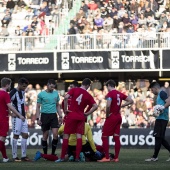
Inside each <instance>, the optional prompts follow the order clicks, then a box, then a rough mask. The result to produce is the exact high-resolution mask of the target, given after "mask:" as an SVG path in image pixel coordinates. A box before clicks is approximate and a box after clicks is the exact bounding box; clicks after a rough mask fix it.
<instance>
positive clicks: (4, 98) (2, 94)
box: [0, 77, 25, 163]
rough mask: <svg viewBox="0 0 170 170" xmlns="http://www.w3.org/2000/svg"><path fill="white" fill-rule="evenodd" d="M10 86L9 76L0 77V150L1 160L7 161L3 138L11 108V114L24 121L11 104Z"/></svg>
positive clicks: (4, 137) (7, 126) (7, 128)
mask: <svg viewBox="0 0 170 170" xmlns="http://www.w3.org/2000/svg"><path fill="white" fill-rule="evenodd" d="M10 88H11V79H9V78H5V77H4V78H2V79H1V90H0V101H1V102H0V108H1V114H0V129H1V130H0V151H1V153H2V157H3V160H2V162H4V163H5V162H9V158H8V157H7V154H6V148H5V139H6V136H7V135H8V130H9V114H11V113H10V111H9V110H11V111H12V112H13V113H12V116H17V117H18V118H19V119H20V120H21V121H25V118H24V117H23V116H22V115H21V114H20V113H19V112H18V111H17V110H16V109H15V108H14V107H13V106H12V105H11V100H10V96H9V94H8V91H9V90H10Z"/></svg>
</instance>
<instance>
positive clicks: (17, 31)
mask: <svg viewBox="0 0 170 170" xmlns="http://www.w3.org/2000/svg"><path fill="white" fill-rule="evenodd" d="M15 35H16V36H21V35H22V30H21V28H20V26H19V25H18V26H17V27H16V29H15Z"/></svg>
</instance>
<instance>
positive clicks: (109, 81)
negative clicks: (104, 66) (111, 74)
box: [106, 79, 116, 87]
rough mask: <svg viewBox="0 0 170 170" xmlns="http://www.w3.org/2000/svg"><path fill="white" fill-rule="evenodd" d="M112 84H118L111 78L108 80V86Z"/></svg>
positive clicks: (113, 85)
mask: <svg viewBox="0 0 170 170" xmlns="http://www.w3.org/2000/svg"><path fill="white" fill-rule="evenodd" d="M108 85H109V86H111V87H115V86H116V83H115V81H114V80H112V79H110V80H108V81H107V82H106V86H108Z"/></svg>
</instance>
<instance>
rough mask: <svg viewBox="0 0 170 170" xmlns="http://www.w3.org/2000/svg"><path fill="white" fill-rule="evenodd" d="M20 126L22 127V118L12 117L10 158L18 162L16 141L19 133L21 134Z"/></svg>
mask: <svg viewBox="0 0 170 170" xmlns="http://www.w3.org/2000/svg"><path fill="white" fill-rule="evenodd" d="M21 128H22V120H21V119H19V118H17V117H14V118H12V132H13V138H12V158H13V160H14V161H15V162H20V161H21V160H20V159H19V158H18V155H17V154H18V153H17V152H18V151H17V150H18V147H17V142H18V139H19V135H20V134H21Z"/></svg>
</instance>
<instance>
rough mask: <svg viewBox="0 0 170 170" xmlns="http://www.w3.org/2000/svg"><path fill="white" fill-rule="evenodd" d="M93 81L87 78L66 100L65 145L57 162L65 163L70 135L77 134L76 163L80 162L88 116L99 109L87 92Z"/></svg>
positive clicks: (71, 90)
mask: <svg viewBox="0 0 170 170" xmlns="http://www.w3.org/2000/svg"><path fill="white" fill-rule="evenodd" d="M90 84H91V80H90V79H89V78H85V79H84V80H83V82H82V85H81V87H78V88H72V89H70V91H69V92H68V93H67V94H66V96H65V98H64V113H65V114H66V115H67V119H66V121H65V126H64V135H63V144H62V151H61V157H60V159H58V160H57V162H63V161H64V157H65V155H66V152H67V149H68V139H69V136H70V134H74V133H75V134H76V138H77V145H76V157H75V161H76V162H79V161H80V160H79V155H80V152H81V150H82V135H83V134H84V126H85V119H86V116H88V115H90V114H91V113H93V112H94V111H95V110H96V109H97V104H96V102H95V101H94V99H93V97H92V96H91V95H90V94H89V93H88V92H87V89H88V88H89V87H90ZM70 96H71V97H72V98H71V103H70V107H69V110H68V99H69V98H70ZM87 106H89V107H90V109H89V110H88V111H87V112H85V113H84V110H85V108H86V107H87Z"/></svg>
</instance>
